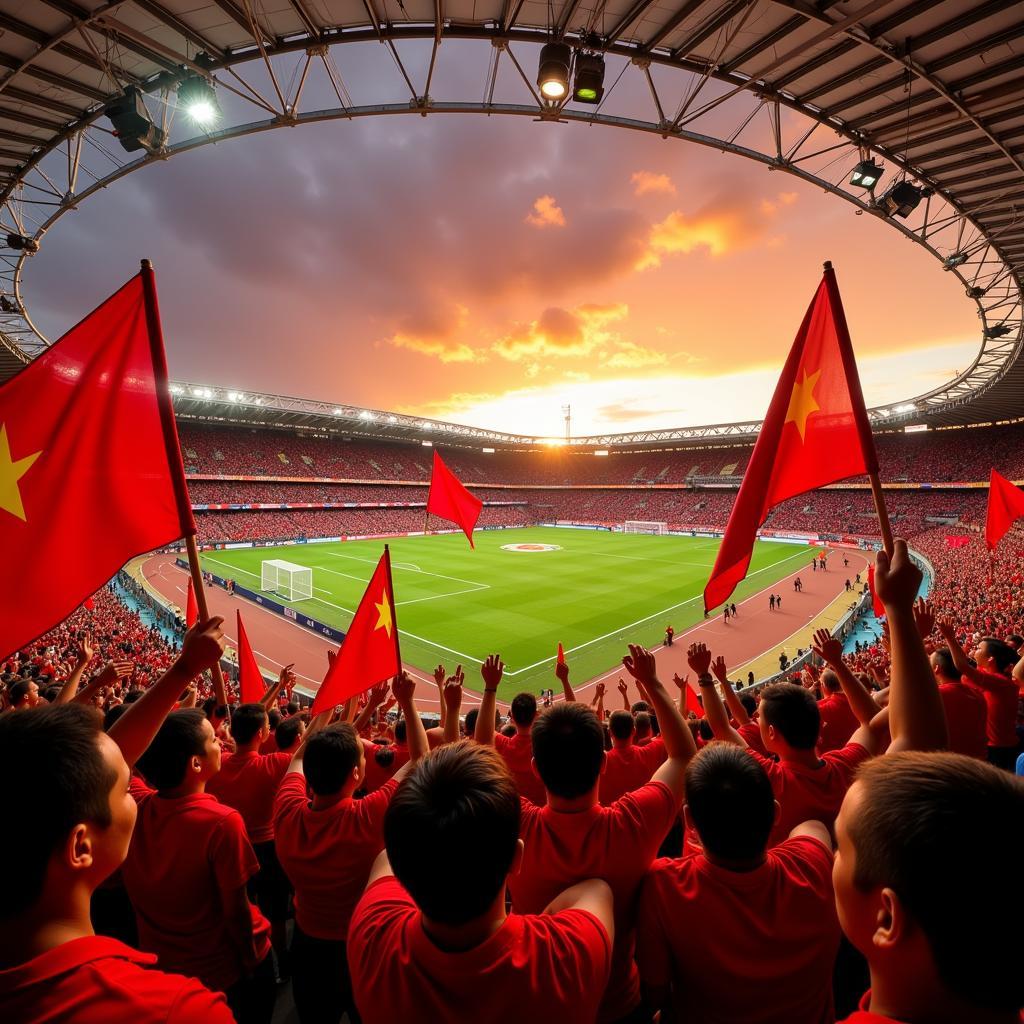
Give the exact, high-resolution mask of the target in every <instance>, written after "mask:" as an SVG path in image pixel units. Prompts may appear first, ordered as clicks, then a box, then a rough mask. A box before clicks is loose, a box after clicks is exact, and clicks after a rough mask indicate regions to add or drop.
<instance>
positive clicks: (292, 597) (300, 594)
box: [260, 558, 313, 601]
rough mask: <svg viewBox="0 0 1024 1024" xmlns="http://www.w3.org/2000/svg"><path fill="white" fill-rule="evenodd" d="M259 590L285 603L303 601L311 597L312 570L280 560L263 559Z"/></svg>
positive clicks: (306, 566) (305, 566)
mask: <svg viewBox="0 0 1024 1024" xmlns="http://www.w3.org/2000/svg"><path fill="white" fill-rule="evenodd" d="M260 590H263V591H269V592H271V593H274V594H277V595H278V596H279V597H282V598H284V600H286V601H304V600H306V599H308V598H311V597H312V596H313V570H312V569H311V568H310V567H309V566H308V565H296V564H295V563H294V562H286V561H284V559H281V558H268V559H265V560H264V562H263V565H262V573H261V581H260Z"/></svg>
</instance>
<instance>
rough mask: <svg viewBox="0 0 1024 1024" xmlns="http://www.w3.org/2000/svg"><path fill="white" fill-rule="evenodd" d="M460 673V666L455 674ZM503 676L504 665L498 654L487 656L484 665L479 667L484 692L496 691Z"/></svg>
mask: <svg viewBox="0 0 1024 1024" xmlns="http://www.w3.org/2000/svg"><path fill="white" fill-rule="evenodd" d="M461 671H462V666H461V665H460V666H459V667H458V668H457V669H456V673H459V672H461ZM504 674H505V663H504V662H503V661H502V660H501V655H500V654H488V655H487V658H486V659H485V660H484V663H483V664H482V665H481V666H480V675H481V677H482V678H483V681H484V689H485V690H497V689H498V684H499V683H500V682H501V677H502V676H503V675H504Z"/></svg>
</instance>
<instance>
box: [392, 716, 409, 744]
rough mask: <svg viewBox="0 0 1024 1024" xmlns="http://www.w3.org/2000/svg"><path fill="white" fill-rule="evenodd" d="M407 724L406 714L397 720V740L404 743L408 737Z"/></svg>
mask: <svg viewBox="0 0 1024 1024" xmlns="http://www.w3.org/2000/svg"><path fill="white" fill-rule="evenodd" d="M406 734H407V733H406V724H405V718H404V716H403V717H402V718H400V719H399V720H398V721H397V722H395V742H396V743H404V742H405V737H406Z"/></svg>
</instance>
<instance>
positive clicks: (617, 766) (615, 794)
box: [599, 711, 668, 806]
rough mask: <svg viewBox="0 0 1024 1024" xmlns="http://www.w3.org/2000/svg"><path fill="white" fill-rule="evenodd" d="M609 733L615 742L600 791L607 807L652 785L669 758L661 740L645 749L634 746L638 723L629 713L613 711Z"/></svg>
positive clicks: (602, 777) (602, 778)
mask: <svg viewBox="0 0 1024 1024" xmlns="http://www.w3.org/2000/svg"><path fill="white" fill-rule="evenodd" d="M608 732H609V733H610V734H611V738H612V749H611V750H609V751H608V752H607V757H606V758H605V769H604V772H603V773H602V775H601V784H600V787H599V794H600V800H601V803H602V804H604V805H605V806H608V804H613V803H615V801H616V800H618V799H619V797H622V796H625V795H626V794H627V793H631V792H633V790H634V789H639V788H640V787H641V786H643V785H645V784H646V783H648V782H650V781H651V776H652V775H653V774H654V773H655V771H657V769H658V766H659V765H660V764H661V763H662V762H663V761H664V760H665V758H666V757H667V756H668V755H667V754H666V753H665V744H664V742H663V741H662V740H661V739H660V738H658V739H653V740H651V742H650V743H648V744H647V745H646V746H642V747H639V746H637V745H636V744H635V743H634V742H633V737H634V735H635V734H636V723H635V722H634V720H633V715H632V713H631V712H629V711H613V712H612V717H611V719H610V720H609V722H608Z"/></svg>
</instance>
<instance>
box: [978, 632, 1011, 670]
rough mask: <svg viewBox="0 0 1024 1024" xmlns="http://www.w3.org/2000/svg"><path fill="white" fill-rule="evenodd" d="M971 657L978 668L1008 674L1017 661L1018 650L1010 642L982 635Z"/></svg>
mask: <svg viewBox="0 0 1024 1024" xmlns="http://www.w3.org/2000/svg"><path fill="white" fill-rule="evenodd" d="M971 657H973V658H974V662H975V664H976V665H977V666H978V668H980V669H982V670H983V671H985V672H996V673H998V674H999V675H1006V674H1007V673H1008V672H1009V671H1010V670H1011V669H1012V668H1013V666H1014V665H1015V664H1016V663H1017V652H1016V651H1015V650H1014V649H1013V648H1012V647H1011V646H1010V645H1009V644H1008V643H1005V642H1004V641H1002V640H997V639H996V638H995V637H994V636H986V637H982V638H981V640H979V641H978V646H977V647H975V649H974V653H973V654H972V655H971Z"/></svg>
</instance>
